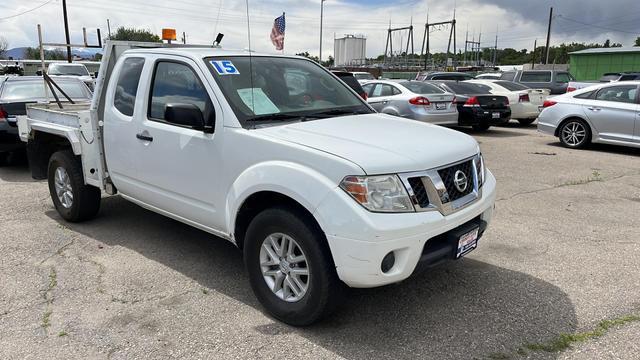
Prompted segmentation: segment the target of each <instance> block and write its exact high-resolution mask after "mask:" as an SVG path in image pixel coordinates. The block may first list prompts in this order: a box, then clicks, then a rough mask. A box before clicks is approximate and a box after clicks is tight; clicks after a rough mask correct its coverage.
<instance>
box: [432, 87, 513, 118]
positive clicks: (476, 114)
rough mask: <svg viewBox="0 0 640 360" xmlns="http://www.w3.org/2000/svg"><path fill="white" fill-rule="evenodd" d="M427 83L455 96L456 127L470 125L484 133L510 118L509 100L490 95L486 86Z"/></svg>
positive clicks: (504, 97)
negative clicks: (456, 109)
mask: <svg viewBox="0 0 640 360" xmlns="http://www.w3.org/2000/svg"><path fill="white" fill-rule="evenodd" d="M427 82H429V83H432V84H435V85H437V86H438V87H440V88H441V89H442V90H444V91H447V92H450V93H453V94H455V96H456V97H455V104H456V106H457V108H458V125H462V126H469V125H470V126H471V127H472V128H473V129H474V130H476V131H485V130H488V129H489V127H491V125H501V124H505V123H507V122H509V119H510V118H511V108H510V107H509V99H508V98H507V97H506V96H500V95H493V94H491V92H490V90H491V89H490V88H489V87H488V86H485V85H482V84H474V83H469V82H460V81H451V80H443V81H427Z"/></svg>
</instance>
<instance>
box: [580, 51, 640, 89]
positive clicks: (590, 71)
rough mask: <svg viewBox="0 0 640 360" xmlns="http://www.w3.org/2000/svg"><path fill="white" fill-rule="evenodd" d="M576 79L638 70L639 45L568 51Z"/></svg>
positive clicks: (639, 68)
mask: <svg viewBox="0 0 640 360" xmlns="http://www.w3.org/2000/svg"><path fill="white" fill-rule="evenodd" d="M569 57H570V58H569V71H570V72H571V75H573V76H574V77H575V78H576V80H578V81H582V80H598V79H599V78H600V77H601V76H602V74H604V73H608V72H623V71H626V72H631V71H633V72H640V47H619V48H596V49H585V50H580V51H574V52H570V53H569Z"/></svg>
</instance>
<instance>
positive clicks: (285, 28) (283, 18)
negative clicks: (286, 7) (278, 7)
mask: <svg viewBox="0 0 640 360" xmlns="http://www.w3.org/2000/svg"><path fill="white" fill-rule="evenodd" d="M282 19H283V20H285V26H287V25H286V24H287V23H286V19H285V17H284V11H283V12H282ZM284 32H285V34H286V32H287V30H286V28H285V31H284ZM282 55H284V41H283V42H282Z"/></svg>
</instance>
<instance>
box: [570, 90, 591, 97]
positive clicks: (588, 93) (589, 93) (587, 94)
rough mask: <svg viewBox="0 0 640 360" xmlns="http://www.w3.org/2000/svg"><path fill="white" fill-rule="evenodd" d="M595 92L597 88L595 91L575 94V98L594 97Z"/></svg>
mask: <svg viewBox="0 0 640 360" xmlns="http://www.w3.org/2000/svg"><path fill="white" fill-rule="evenodd" d="M594 94H595V90H594V91H587V92H586V93H582V94H579V95H576V96H574V98H576V99H593V95H594Z"/></svg>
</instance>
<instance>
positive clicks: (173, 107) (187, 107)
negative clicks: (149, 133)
mask: <svg viewBox="0 0 640 360" xmlns="http://www.w3.org/2000/svg"><path fill="white" fill-rule="evenodd" d="M164 120H165V121H167V122H170V123H172V124H177V125H185V126H190V127H191V128H193V129H195V130H208V129H205V123H204V116H203V115H202V111H200V108H198V107H197V106H195V105H194V104H167V105H166V106H165V108H164ZM211 130H213V127H211Z"/></svg>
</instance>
